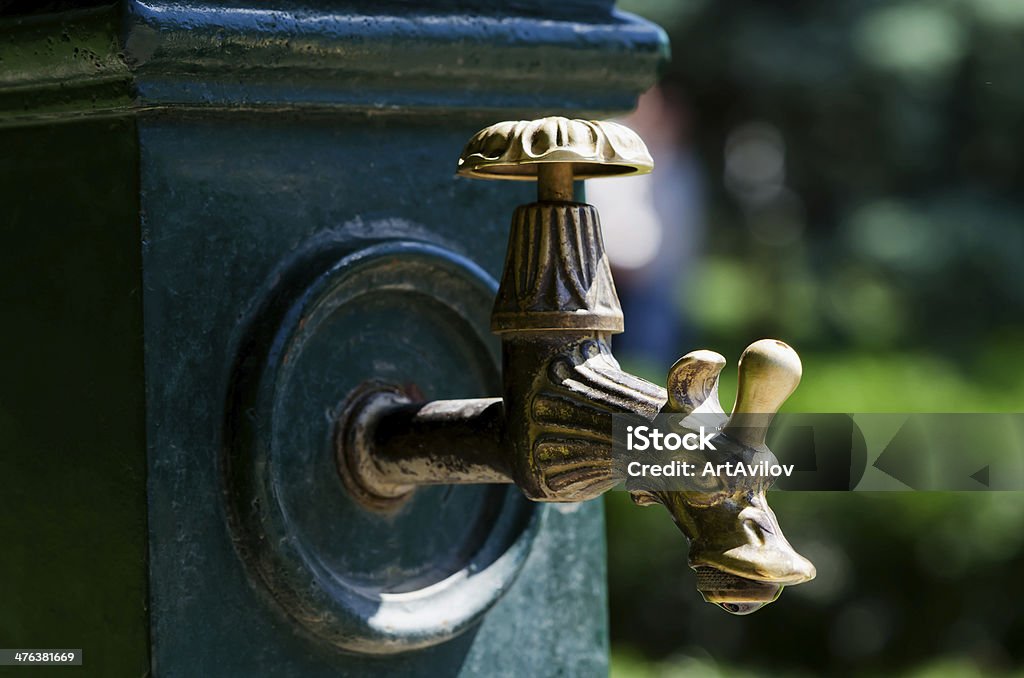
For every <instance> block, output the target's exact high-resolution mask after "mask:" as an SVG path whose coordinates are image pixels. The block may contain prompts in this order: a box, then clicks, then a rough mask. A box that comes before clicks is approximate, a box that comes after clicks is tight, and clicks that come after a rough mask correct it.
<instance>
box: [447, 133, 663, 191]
mask: <svg viewBox="0 0 1024 678" xmlns="http://www.w3.org/2000/svg"><path fill="white" fill-rule="evenodd" d="M653 169H654V160H652V159H651V154H650V153H649V152H648V151H647V146H645V145H644V142H643V139H641V138H640V135H638V134H637V133H636V132H634V131H633V130H631V129H629V128H628V127H626V126H624V125H620V124H618V123H614V122H606V121H599V120H574V119H570V118H563V117H561V116H550V117H547V118H538V119H536V120H506V121H504V122H499V123H497V124H494V125H491V126H490V127H485V128H484V129H482V130H480V131H479V132H477V133H476V134H475V135H474V136H473V138H472V139H470V140H469V143H467V144H466V147H465V148H464V149H463V151H462V155H460V156H459V165H458V169H457V170H456V173H457V174H460V175H462V176H466V177H473V178H476V179H516V180H524V181H529V180H532V179H536V180H537V193H538V196H539V199H540V200H542V201H546V200H558V201H571V200H572V199H573V191H572V182H573V180H575V179H595V178H598V177H611V176H626V175H631V174H647V173H648V172H651V171H652V170H653Z"/></svg>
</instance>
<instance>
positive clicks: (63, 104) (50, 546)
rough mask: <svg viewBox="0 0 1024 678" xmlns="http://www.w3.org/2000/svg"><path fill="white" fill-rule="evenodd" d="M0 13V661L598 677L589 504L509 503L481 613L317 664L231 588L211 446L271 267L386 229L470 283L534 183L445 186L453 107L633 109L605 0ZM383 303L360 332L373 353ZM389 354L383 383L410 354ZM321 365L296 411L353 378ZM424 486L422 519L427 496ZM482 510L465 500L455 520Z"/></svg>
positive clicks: (219, 437)
mask: <svg viewBox="0 0 1024 678" xmlns="http://www.w3.org/2000/svg"><path fill="white" fill-rule="evenodd" d="M0 26H2V27H3V28H4V29H6V32H5V38H7V39H6V40H4V41H3V44H2V45H0V126H2V127H6V128H7V129H5V130H4V131H2V133H0V135H2V136H0V138H2V141H3V146H2V148H3V151H4V152H3V154H2V157H0V166H2V167H3V176H4V183H3V186H2V188H0V191H2V196H3V215H4V221H3V224H4V229H5V231H4V232H5V237H6V241H7V243H8V245H9V246H8V247H5V248H3V249H0V251H2V252H3V255H2V256H3V257H4V259H5V261H4V267H3V269H2V273H0V276H2V277H3V286H2V288H0V289H2V291H0V294H2V295H3V299H4V301H5V310H6V311H7V312H8V315H9V318H10V323H9V324H8V326H7V331H6V332H5V333H4V334H3V336H4V338H3V339H2V340H0V341H2V342H3V347H4V349H5V350H3V351H0V355H2V356H3V360H4V365H5V370H4V373H5V378H4V380H3V381H2V382H0V445H2V450H0V452H2V454H0V509H2V514H0V527H2V528H3V532H4V534H5V535H13V536H10V537H5V539H7V542H6V543H5V545H4V550H3V552H2V553H3V557H2V558H0V582H2V584H0V586H3V587H4V588H3V589H0V594H2V595H0V599H2V600H3V605H0V635H2V636H3V644H4V645H5V646H14V645H18V644H24V645H33V646H37V647H39V646H69V647H84V649H85V657H86V668H85V669H84V671H85V672H87V673H89V674H95V675H104V676H110V675H140V674H143V673H144V672H146V671H147V670H152V672H153V673H154V674H155V675H159V676H200V675H211V676H236V675H238V676H241V675H266V674H269V673H273V674H274V675H303V676H315V675H366V674H367V673H374V672H384V673H392V674H400V675H465V676H470V675H586V676H589V675H596V674H600V673H602V672H603V671H604V670H605V668H606V662H607V658H606V652H607V640H606V623H605V604H606V603H605V590H604V587H605V583H604V544H603V534H602V522H603V521H602V515H601V510H600V506H599V505H597V504H593V503H588V504H583V505H579V506H567V507H546V508H543V509H541V508H538V509H537V511H536V515H537V520H538V521H539V522H538V526H537V530H536V537H535V540H534V542H533V546H532V550H531V553H530V555H529V557H528V558H527V560H526V562H525V564H524V566H523V569H522V571H521V572H520V573H519V576H518V577H517V578H516V580H515V583H514V584H513V585H512V586H511V587H510V588H509V590H508V591H507V593H506V594H505V595H504V596H503V597H502V598H501V600H500V601H499V602H498V603H497V604H496V605H495V607H494V608H493V609H492V610H491V611H490V612H489V613H488V614H487V615H486V616H485V617H484V620H483V622H482V623H481V624H480V625H479V626H476V627H474V628H471V629H470V630H468V631H467V632H466V633H464V634H462V635H460V636H458V637H457V638H455V639H454V640H452V641H450V642H447V643H444V644H441V645H438V646H436V647H432V648H428V649H425V650H421V651H417V652H410V653H405V654H400V655H395V656H391V657H387V658H366V657H358V656H353V655H343V654H340V653H339V652H338V651H336V650H333V649H331V648H329V647H326V646H325V645H324V643H323V642H321V641H318V640H316V639H314V638H311V637H308V636H307V635H305V634H304V633H302V632H300V631H298V630H297V627H296V625H295V624H294V623H293V622H292V621H291V620H290V619H289V618H288V616H287V615H286V614H285V612H284V611H283V610H282V609H281V607H280V606H278V605H276V604H275V603H274V602H273V601H271V600H269V599H268V596H267V595H266V592H265V591H264V590H263V589H261V587H260V586H259V585H258V584H255V583H254V582H253V581H252V580H251V579H250V575H249V572H248V570H247V569H246V567H245V564H244V563H243V560H242V558H240V556H239V552H238V550H237V549H236V548H235V547H234V545H233V543H232V535H231V533H230V528H229V525H228V520H227V515H226V509H225V501H224V492H225V487H224V483H223V478H222V471H223V469H222V466H221V454H222V451H223V449H222V448H223V446H224V440H225V431H224V426H225V422H226V421H228V420H229V414H228V412H229V410H230V407H229V405H228V402H229V401H228V398H227V394H228V386H229V383H230V380H231V376H232V368H233V366H234V365H235V364H236V362H237V358H238V356H237V355H236V354H237V351H238V349H239V347H240V346H242V345H244V342H243V341H242V338H243V337H244V336H245V333H246V332H247V328H249V327H250V326H251V322H252V319H253V315H254V314H255V313H257V311H258V309H259V308H260V307H261V305H262V304H263V303H264V302H265V301H266V299H267V294H268V292H269V290H270V289H271V288H273V287H274V285H275V284H276V282H275V281H277V280H278V279H279V278H278V274H280V273H282V272H284V271H286V270H287V266H288V263H287V262H289V261H292V260H293V259H292V257H293V256H294V255H295V254H296V253H297V252H298V251H299V250H304V251H306V249H307V248H313V249H316V247H317V243H325V242H328V241H330V242H332V243H334V245H337V244H338V243H341V244H342V245H343V246H345V247H358V246H359V245H361V244H365V243H367V242H370V241H380V240H413V241H419V242H427V243H431V244H432V245H434V246H437V247H441V248H444V249H446V250H449V251H451V252H453V253H455V254H456V255H459V256H461V257H465V258H466V259H467V260H469V261H471V262H474V263H475V264H476V265H478V266H479V267H481V268H482V269H483V270H484V271H485V272H486V273H487V274H488V275H490V276H491V277H492V278H494V277H497V275H498V273H499V271H500V267H501V263H502V258H503V254H504V249H505V242H506V239H507V229H508V221H507V220H508V215H509V214H510V213H511V211H512V208H513V207H514V206H515V205H516V204H518V203H522V202H527V201H529V200H530V198H531V193H532V187H531V186H508V185H503V184H492V183H489V182H473V181H467V180H461V179H455V178H454V177H453V170H454V163H455V159H456V158H457V156H458V153H459V151H460V150H461V148H462V145H463V143H464V142H465V140H466V139H467V138H469V136H470V135H471V134H472V133H473V132H475V131H476V130H477V129H479V127H480V126H481V121H484V122H493V121H496V120H499V119H506V118H512V117H535V116H537V115H541V114H544V113H570V114H572V115H574V116H583V117H595V116H602V115H606V114H609V113H612V112H615V111H618V110H623V109H626V108H629V107H631V106H632V103H633V101H634V99H635V96H636V95H637V94H638V93H639V92H640V91H641V90H642V89H644V88H645V87H646V86H647V85H648V84H650V82H651V81H652V79H653V75H654V73H653V71H654V68H655V66H656V65H657V63H658V62H659V60H660V59H662V58H663V57H664V53H665V45H664V37H663V35H662V34H661V32H660V31H659V30H657V29H656V28H654V27H652V26H650V25H649V24H646V23H644V22H640V21H638V20H635V19H632V18H628V17H626V16H624V15H619V14H617V13H614V12H613V11H612V9H611V6H610V4H609V3H608V2H607V1H606V0H605V1H599V0H575V1H574V2H566V3H560V4H558V5H557V6H554V5H551V6H549V4H548V3H543V2H540V1H539V0H520V1H518V2H510V3H508V4H507V5H504V6H502V7H500V8H495V7H493V6H492V5H491V4H490V3H477V4H474V3H473V2H463V1H461V0H460V1H458V2H456V1H455V0H438V1H437V2H434V3H430V4H429V5H426V6H420V7H418V9H417V10H416V11H415V12H413V11H410V10H409V9H408V5H407V3H404V2H398V1H396V2H386V3H369V2H353V3H347V4H346V6H345V9H344V11H340V10H338V9H337V8H331V7H328V6H327V4H326V3H307V4H300V3H288V2H282V3H278V5H277V9H275V10H273V11H271V10H266V9H262V8H261V9H258V10H257V11H255V12H246V11H244V10H242V9H240V5H239V4H238V3H231V6H227V7H225V6H219V5H214V4H209V3H163V2H148V3H141V2H126V3H120V4H119V5H118V6H116V7H113V8H111V7H99V8H95V9H89V10H84V11H75V12H66V13H62V14H59V15H56V16H31V17H18V18H5V19H2V20H0ZM90 119H91V121H89V120H90ZM76 121H77V122H76ZM58 123H60V124H58ZM332 246H333V245H332ZM413 284H415V282H413ZM396 303H397V304H398V305H399V307H400V306H401V304H402V303H408V302H401V301H400V302H396ZM396 315H397V312H396V307H395V306H393V305H392V306H388V305H387V304H384V305H383V306H382V307H381V308H380V309H378V310H377V311H374V310H373V309H372V308H371V309H369V310H367V311H366V312H365V313H364V314H363V316H361V319H360V323H362V324H365V325H366V326H369V327H373V328H376V329H377V330H379V332H380V333H379V334H378V335H376V336H377V337H378V338H377V339H376V341H377V343H378V344H379V345H380V346H379V349H380V351H381V352H384V351H386V348H387V347H386V346H385V344H386V343H387V342H388V341H389V339H388V338H387V337H390V336H392V335H397V334H398V330H399V326H400V325H401V323H399V324H398V325H396V321H395V318H396ZM409 317H417V316H415V314H413V315H410V316H409ZM424 318H425V319H422V320H421V322H423V323H429V322H431V321H430V319H429V314H428V315H427V316H424ZM339 331H341V330H339ZM414 336H415V335H414ZM380 337H383V338H380ZM422 339H423V343H424V345H425V346H427V347H432V348H429V352H430V354H431V355H433V354H435V353H436V348H437V346H438V345H444V346H446V349H447V353H444V354H442V355H439V356H438V357H437V360H436V361H435V364H432V365H430V366H429V369H423V370H421V372H420V373H421V374H422V375H423V376H422V377H420V379H421V380H422V381H423V382H424V383H423V384H418V386H420V387H422V388H424V389H425V390H427V391H428V393H427V395H429V396H430V397H445V396H462V397H466V396H472V395H484V390H485V386H486V383H487V381H488V380H489V379H492V378H493V377H494V375H493V374H491V375H490V376H487V372H488V368H486V367H481V368H479V369H477V370H475V373H476V374H478V375H484V376H480V377H479V379H477V381H475V382H474V381H473V380H474V379H476V377H474V376H473V374H474V371H469V372H468V373H465V374H463V373H462V372H461V371H460V370H464V365H465V360H464V359H462V358H460V356H459V351H460V350H461V349H460V348H459V346H458V343H457V342H452V341H447V342H446V341H445V340H444V338H443V332H442V333H440V334H438V333H434V334H431V331H425V332H424V333H423V336H422ZM396 340H397V338H396ZM324 345H325V346H326V345H328V343H325V344H324ZM367 346H372V344H371V343H369V342H368V343H366V344H364V345H363V348H361V349H360V350H370V349H368V348H366V347H367ZM423 350H427V349H426V348H425V349H423ZM397 353H398V355H399V358H398V359H397V361H396V362H395V364H393V365H392V366H391V367H390V368H389V369H395V370H398V371H402V370H403V369H406V368H408V369H410V370H411V369H413V367H412V363H411V362H410V361H413V360H416V359H422V357H421V356H420V355H419V354H418V353H417V351H416V350H415V347H413V348H412V349H410V348H409V347H405V348H402V349H400V350H398V351H397ZM320 359H321V360H323V361H324V373H323V374H324V375H326V376H324V380H323V381H322V382H320V383H319V384H318V385H317V386H316V388H317V389H321V391H318V392H316V393H319V392H323V393H326V392H328V391H329V390H330V389H329V388H328V387H329V386H330V383H329V382H330V380H331V378H332V377H331V376H330V375H332V374H336V375H338V377H337V378H338V380H339V390H344V388H346V386H344V384H343V382H345V380H346V379H350V378H353V377H354V375H356V374H357V373H359V374H363V373H364V372H365V370H366V369H367V365H370V366H371V367H372V366H373V365H374V363H373V361H372V360H370V361H364V362H360V363H359V364H355V363H351V364H349V363H345V362H344V361H337V360H332V359H331V357H330V355H329V353H325V354H324V355H323V357H322V358H320ZM403 361H404V362H403ZM403 365H405V367H403ZM373 369H376V368H373ZM446 374H450V375H451V378H450V379H446V378H445V375H446ZM346 383H347V382H346ZM473 389H477V390H479V391H480V392H479V393H473V392H467V391H472V390H473ZM300 391H301V389H300ZM309 394H311V395H309V397H308V398H307V399H306V400H305V401H302V400H289V401H288V403H289V407H291V408H294V410H295V412H294V417H289V418H288V420H291V419H292V418H294V420H295V424H294V425H295V427H301V426H302V425H303V417H308V420H309V421H310V422H315V424H312V423H311V424H310V426H312V427H314V428H313V429H311V430H313V431H317V430H321V431H322V430H326V428H323V427H324V417H325V416H326V414H327V413H328V412H329V411H330V410H331V408H333V407H335V406H336V405H337V403H336V402H319V400H320V396H318V395H315V391H314V390H310V391H309ZM343 396H344V393H343V392H339V393H338V394H337V397H338V398H339V399H340V398H341V397H343ZM315 427H321V428H315ZM310 435H313V436H314V437H315V436H316V435H319V434H316V433H311V434H310ZM435 489H436V492H434V493H433V494H424V497H425V498H424V499H423V500H421V501H424V502H427V503H429V502H431V501H433V502H442V501H443V499H444V489H443V488H435ZM482 493H486V491H484V490H481V489H480V488H462V489H461V490H460V491H459V494H458V498H457V502H461V503H456V504H454V505H458V506H463V507H466V508H467V510H473V506H476V505H478V502H479V501H480V497H481V496H482ZM453 496H455V495H453ZM431 497H433V499H431ZM436 505H439V504H435V506H436ZM438 515H439V514H438V513H436V512H432V511H431V510H430V509H429V508H427V509H426V510H424V511H423V515H420V514H419V513H417V512H410V513H408V514H405V517H404V518H402V520H404V521H406V522H405V523H403V525H402V526H401V530H398V531H397V532H395V533H396V534H397V533H401V534H403V535H405V537H404V538H403V539H405V540H406V541H408V539H410V536H409V535H416V534H417V533H418V532H426V531H427V530H431V529H433V528H434V524H433V523H432V520H434V519H435V518H437V516H438ZM332 519H338V516H330V515H325V516H324V517H323V520H324V524H325V525H328V524H329V521H331V520H332ZM437 519H438V520H442V519H443V518H437ZM451 519H452V521H454V517H453V518H451ZM147 521H148V522H147ZM368 524H369V523H368ZM446 525H447V527H446V528H445V529H444V530H442V532H441V533H442V534H443V535H448V536H447V537H444V538H440V539H438V538H436V535H435V538H433V539H430V540H424V541H423V542H417V543H410V544H408V546H406V544H405V543H404V542H401V543H400V542H399V541H396V540H394V539H393V540H392V541H391V542H387V543H386V544H385V546H384V547H382V548H378V544H379V543H380V540H385V542H386V541H387V540H388V538H389V537H388V534H389V531H388V530H386V529H384V526H383V525H380V524H378V525H372V526H371V527H368V528H367V532H368V533H367V534H365V535H364V536H362V537H354V538H353V540H354V543H353V544H352V553H353V554H355V557H356V558H363V554H365V555H366V558H363V561H362V566H366V564H367V563H371V564H372V563H377V564H378V565H381V571H384V570H385V569H386V568H387V566H388V564H389V563H393V562H394V559H396V558H397V559H398V561H399V562H406V563H408V562H412V561H410V560H409V559H410V558H412V556H413V555H415V558H413V561H415V562H413V565H414V566H421V565H422V564H423V562H424V559H427V560H429V558H431V557H432V553H433V551H432V549H434V548H435V547H436V548H438V549H440V551H444V550H445V549H448V550H449V551H450V550H451V549H452V548H455V547H453V546H452V544H453V543H456V542H457V541H458V540H457V539H456V538H455V537H457V535H456V534H455V531H453V530H454V527H453V526H454V525H455V523H454V522H450V523H446ZM325 529H326V528H325ZM147 530H148V531H147ZM412 538H414V537H412ZM456 550H457V548H456ZM357 565H358V563H357ZM367 572H368V573H369V574H368V576H376V575H375V570H374V569H373V568H371V569H370V570H367V571H365V572H364V574H366V573H367ZM147 587H148V590H147ZM64 670H66V669H64Z"/></svg>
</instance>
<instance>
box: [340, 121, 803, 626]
mask: <svg viewBox="0 0 1024 678" xmlns="http://www.w3.org/2000/svg"><path fill="white" fill-rule="evenodd" d="M653 168H654V163H653V161H652V160H651V156H650V155H649V153H648V152H647V149H646V147H645V146H644V144H643V142H642V141H641V140H640V138H639V137H638V136H637V135H636V134H635V133H634V132H632V131H631V130H629V129H628V128H626V127H623V126H621V125H617V124H614V123H610V122H593V121H585V120H568V119H566V118H560V117H551V118H543V119H540V120H533V121H519V122H503V123H499V124H497V125H493V126H491V127H488V128H486V129H484V130H482V131H481V132H479V133H478V134H477V135H476V136H474V137H473V138H472V139H471V140H470V142H469V144H468V145H467V146H466V148H465V150H464V151H463V153H462V156H461V157H460V158H459V167H458V173H459V174H461V175H463V176H469V177H476V178H482V179H518V180H536V181H537V182H538V200H537V202H534V203H531V204H528V205H522V206H520V207H518V208H517V209H516V211H515V213H514V215H513V217H512V228H511V232H510V235H509V244H508V251H507V256H506V260H505V269H504V273H503V275H502V279H501V284H500V287H499V289H498V295H497V299H496V301H495V305H494V311H493V314H492V318H491V328H492V330H493V331H494V332H495V333H497V334H498V335H500V337H501V340H502V352H503V374H502V378H503V393H502V397H501V398H484V399H474V400H449V401H434V402H428V403H423V402H415V401H414V398H412V397H410V396H409V395H408V394H405V393H403V392H402V391H401V390H400V389H399V388H397V387H395V386H391V385H387V384H376V383H374V384H365V385H364V386H363V388H361V389H358V390H357V392H355V393H352V394H350V395H349V397H348V399H347V402H346V405H345V407H344V408H343V411H342V414H341V418H340V420H339V426H338V438H337V442H338V448H337V449H338V466H339V470H340V473H341V476H342V478H343V480H344V481H345V484H346V486H347V487H348V489H349V490H350V491H351V492H352V493H353V494H354V495H355V496H357V497H358V498H359V499H360V500H361V501H362V502H363V504H364V505H366V506H367V507H369V508H372V509H375V510H381V511H390V510H395V508H396V507H398V506H400V505H401V503H402V502H403V501H404V500H405V499H406V498H407V497H408V495H409V494H410V493H411V492H413V491H414V490H415V487H416V486H417V485H425V484H449V483H502V482H514V483H515V484H516V485H517V486H519V488H520V489H521V490H522V491H523V493H524V494H525V495H526V496H527V497H529V498H530V499H532V500H535V501H549V502H576V501H584V500H587V499H592V498H595V497H598V496H600V495H601V494H603V493H604V492H606V491H607V490H609V489H611V488H612V487H614V486H615V485H617V484H619V483H620V482H622V481H623V480H624V478H622V477H621V476H620V474H618V473H617V472H616V470H615V468H614V465H613V460H612V416H613V415H616V414H630V415H634V416H639V417H641V418H643V419H646V420H651V419H653V418H654V417H655V416H656V415H658V414H660V413H679V414H682V415H690V414H695V413H696V414H701V413H707V414H718V415H720V420H721V428H720V430H718V432H717V433H716V435H715V437H714V438H713V443H714V444H715V446H716V447H717V448H718V449H719V450H722V451H724V452H723V453H724V454H726V455H727V456H728V458H730V459H733V460H735V461H742V462H744V463H749V464H755V463H757V462H759V461H769V462H774V461H775V457H774V455H772V453H771V451H770V450H769V449H768V448H767V447H766V446H765V443H764V435H765V432H766V430H767V426H768V424H769V423H770V421H771V415H773V414H774V413H775V412H776V411H777V410H778V408H779V407H780V406H781V405H782V403H783V402H784V401H785V399H786V398H787V397H788V396H789V395H790V394H791V393H792V392H793V390H794V389H795V388H796V386H797V384H798V383H799V380H800V375H801V366H800V359H799V357H797V355H796V352H794V351H793V349H791V348H790V347H789V346H787V345H786V344H784V343H782V342H780V341H774V340H762V341H759V342H756V343H754V344H752V345H751V346H750V347H748V348H747V350H746V351H744V353H743V356H742V358H741V359H740V366H739V394H738V396H737V398H736V404H735V406H734V407H733V411H732V415H731V416H729V417H728V418H726V416H725V413H724V412H723V411H722V408H721V406H720V405H719V403H718V395H717V389H718V376H719V373H720V372H721V370H722V367H723V366H724V365H725V359H724V358H723V357H722V356H720V355H719V354H717V353H713V352H711V351H696V352H693V353H690V354H688V355H686V356H685V357H683V358H682V359H680V360H679V361H678V362H677V363H676V364H675V365H674V366H673V367H672V369H671V370H670V371H669V374H668V380H667V384H668V389H667V390H666V389H664V388H662V387H660V386H657V385H655V384H652V383H650V382H647V381H645V380H643V379H640V378H639V377H636V376H633V375H631V374H629V373H627V372H624V371H623V370H622V369H621V368H620V367H619V364H618V362H616V360H615V357H614V356H613V355H612V351H611V335H612V334H614V333H618V332H621V331H622V328H623V317H622V310H621V308H620V306H619V299H618V296H617V294H616V292H615V285H614V283H613V281H612V274H611V268H610V266H609V263H608V258H607V256H606V254H605V251H604V243H603V241H602V237H601V226H600V220H599V218H598V214H597V210H596V209H595V208H594V207H593V206H591V205H587V204H584V203H579V202H574V200H573V181H574V180H576V179H587V178H596V177H607V176H615V175H628V174H643V173H647V172H650V171H651V170H653ZM769 485H770V480H766V479H765V478H762V477H756V476H755V477H747V478H736V479H732V478H730V479H727V480H726V479H719V480H716V481H715V482H714V483H713V486H711V487H708V488H706V489H703V488H702V489H700V490H699V491H678V490H677V491H653V490H636V491H632V492H631V494H632V496H633V499H634V501H635V502H636V503H638V504H640V505H646V504H651V503H659V504H662V505H664V506H665V507H666V508H667V509H668V511H669V513H670V514H671V515H672V518H673V520H674V521H675V523H676V524H677V525H678V526H679V528H680V530H681V531H682V532H683V533H684V534H685V535H686V537H687V538H688V539H689V541H690V565H691V567H693V568H694V570H695V571H696V572H697V579H698V589H699V590H700V591H701V593H702V594H703V596H704V598H705V600H707V601H708V602H711V603H715V604H718V605H720V606H721V607H723V608H724V609H726V610H728V611H729V612H732V613H736V614H745V613H749V612H752V611H753V610H756V609H758V608H760V607H761V606H763V605H765V604H767V603H769V602H771V601H772V600H774V599H775V598H776V597H777V596H778V594H779V592H780V591H781V590H782V587H783V586H784V585H787V584H799V583H801V582H804V581H808V580H810V579H812V578H813V577H814V566H813V565H811V563H810V562H808V561H807V560H806V559H804V558H803V557H801V556H800V555H799V554H797V553H796V551H794V550H793V547H792V546H790V545H789V542H787V541H786V538H785V537H784V536H783V534H782V531H781V529H780V528H779V524H778V520H777V519H776V517H775V514H774V513H773V512H772V510H771V509H770V508H769V507H768V503H767V501H766V499H765V491H766V490H767V489H768V486H769Z"/></svg>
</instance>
